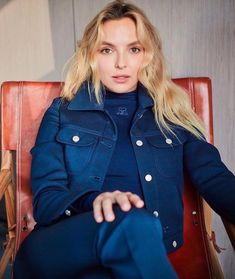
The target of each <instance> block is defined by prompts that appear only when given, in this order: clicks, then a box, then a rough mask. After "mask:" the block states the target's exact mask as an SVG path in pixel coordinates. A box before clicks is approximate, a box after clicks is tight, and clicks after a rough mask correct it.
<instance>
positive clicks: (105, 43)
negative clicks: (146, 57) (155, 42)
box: [101, 41, 141, 46]
mask: <svg viewBox="0 0 235 279" xmlns="http://www.w3.org/2000/svg"><path fill="white" fill-rule="evenodd" d="M101 45H108V46H115V45H114V44H112V43H110V42H107V41H102V42H101ZM133 45H141V43H140V42H139V41H134V42H131V43H129V44H128V46H133Z"/></svg>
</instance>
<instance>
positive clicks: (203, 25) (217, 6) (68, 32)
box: [0, 0, 235, 278]
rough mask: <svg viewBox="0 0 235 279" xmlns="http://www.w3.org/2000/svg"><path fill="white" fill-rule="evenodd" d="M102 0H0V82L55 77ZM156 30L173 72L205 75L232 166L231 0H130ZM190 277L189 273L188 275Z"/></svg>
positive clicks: (234, 9)
mask: <svg viewBox="0 0 235 279" xmlns="http://www.w3.org/2000/svg"><path fill="white" fill-rule="evenodd" d="M108 2H109V1H106V0H0V38H1V39H0V82H3V81H6V80H35V81H54V80H55V81H58V80H62V76H61V73H62V69H63V65H64V64H65V62H66V61H67V60H68V59H69V57H70V56H71V55H72V54H73V52H74V50H75V46H76V42H77V40H79V39H80V38H81V35H82V32H83V30H84V27H85V25H86V24H87V23H88V22H89V20H90V19H91V18H92V17H93V16H94V15H95V14H96V13H97V12H98V11H99V10H100V9H101V8H102V7H103V6H104V5H105V4H106V3H108ZM132 3H134V4H136V5H138V6H139V7H141V8H142V9H143V10H144V11H145V13H146V14H147V16H148V17H149V18H150V20H151V22H152V23H153V24H154V26H155V27H156V28H157V29H158V30H159V32H160V34H161V37H162V40H163V47H164V53H165V57H166V59H167V64H168V69H169V72H170V73H171V75H172V77H187V76H208V77H210V78H211V79H212V86H213V116H214V136H215V145H216V146H217V147H218V149H219V150H220V153H221V156H222V159H223V161H224V162H225V163H226V165H227V166H228V167H229V169H230V170H232V171H233V172H234V171H235V147H234V143H235V120H234V119H235V92H234V91H235V79H234V76H235V0H133V1H132ZM213 228H214V230H215V232H216V239H217V244H218V245H219V246H220V247H223V248H226V250H225V251H222V253H220V254H219V259H220V262H221V265H222V269H223V271H224V275H225V278H232V274H233V275H234V274H235V259H234V252H233V250H232V248H231V244H230V243H229V241H228V238H227V236H226V234H225V232H224V229H223V226H222V224H221V221H220V218H219V217H218V216H217V215H214V218H213ZM189 277H190V276H189Z"/></svg>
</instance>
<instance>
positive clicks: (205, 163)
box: [184, 135, 235, 223]
mask: <svg viewBox="0 0 235 279" xmlns="http://www.w3.org/2000/svg"><path fill="white" fill-rule="evenodd" d="M184 166H185V169H186V171H187V172H188V174H189V176H190V178H191V181H192V183H193V185H194V186H195V187H196V188H197V190H198V191H199V193H200V194H201V195H202V197H203V198H204V199H205V200H206V201H207V202H208V203H209V205H210V206H211V207H212V208H213V209H214V210H215V211H216V212H217V213H218V214H219V215H221V216H224V217H225V218H226V219H227V220H228V221H230V222H232V223H235V176H234V174H233V173H232V172H231V171H230V170H228V168H227V167H226V166H225V164H224V163H223V162H222V160H221V157H220V154H219V152H218V150H217V149H216V147H215V146H213V145H212V144H209V143H208V142H206V141H205V140H200V139H197V138H196V137H195V136H193V135H189V138H188V141H187V142H186V143H185V144H184Z"/></svg>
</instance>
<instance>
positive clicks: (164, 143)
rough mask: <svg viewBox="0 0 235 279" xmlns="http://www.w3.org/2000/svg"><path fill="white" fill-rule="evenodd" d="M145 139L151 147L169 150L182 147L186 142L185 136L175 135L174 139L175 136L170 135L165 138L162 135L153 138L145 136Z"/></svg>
mask: <svg viewBox="0 0 235 279" xmlns="http://www.w3.org/2000/svg"><path fill="white" fill-rule="evenodd" d="M146 139H147V141H148V142H149V143H150V144H151V145H153V146H156V147H160V148H169V147H174V146H178V145H182V144H183V143H184V142H185V141H186V136H184V135H180V136H178V135H177V137H176V136H175V135H173V134H171V135H168V136H167V137H165V136H164V135H163V134H158V135H153V136H147V137H146Z"/></svg>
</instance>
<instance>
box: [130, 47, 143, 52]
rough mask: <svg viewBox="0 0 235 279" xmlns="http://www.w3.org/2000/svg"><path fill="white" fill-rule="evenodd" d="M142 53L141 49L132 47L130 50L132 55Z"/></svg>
mask: <svg viewBox="0 0 235 279" xmlns="http://www.w3.org/2000/svg"><path fill="white" fill-rule="evenodd" d="M140 51H141V49H140V48H139V47H132V48H131V49H130V52H132V53H138V52H140Z"/></svg>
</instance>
